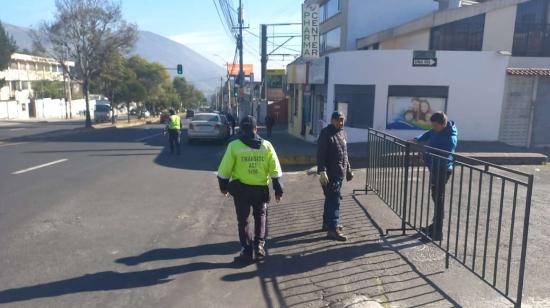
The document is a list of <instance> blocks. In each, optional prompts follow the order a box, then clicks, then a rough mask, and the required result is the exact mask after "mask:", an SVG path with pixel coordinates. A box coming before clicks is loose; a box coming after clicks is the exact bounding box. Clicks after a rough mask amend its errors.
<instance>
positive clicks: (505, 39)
mask: <svg viewBox="0 0 550 308" xmlns="http://www.w3.org/2000/svg"><path fill="white" fill-rule="evenodd" d="M516 11H517V6H515V5H513V6H509V7H505V8H502V9H499V10H496V11H491V12H488V13H487V14H486V15H485V30H484V32H483V50H497V51H498V50H507V51H512V46H513V44H514V29H515V23H516Z"/></svg>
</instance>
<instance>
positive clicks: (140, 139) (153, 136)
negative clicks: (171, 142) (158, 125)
mask: <svg viewBox="0 0 550 308" xmlns="http://www.w3.org/2000/svg"><path fill="white" fill-rule="evenodd" d="M162 134H163V133H158V134H154V135H150V136H146V137H143V138H139V139H136V140H135V141H136V142H141V141H145V140H147V139H151V138H155V137H157V136H160V135H162Z"/></svg>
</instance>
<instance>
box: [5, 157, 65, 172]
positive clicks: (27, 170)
mask: <svg viewBox="0 0 550 308" xmlns="http://www.w3.org/2000/svg"><path fill="white" fill-rule="evenodd" d="M65 161H68V159H67V158H63V159H60V160H56V161H52V162H49V163H45V164H42V165H38V166H34V167H30V168H27V169H23V170H19V171H15V172H13V173H12V174H13V175H15V174H21V173H26V172H29V171H33V170H36V169H40V168H44V167H48V166H51V165H55V164H59V163H62V162H65Z"/></svg>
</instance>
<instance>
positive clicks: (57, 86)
mask: <svg viewBox="0 0 550 308" xmlns="http://www.w3.org/2000/svg"><path fill="white" fill-rule="evenodd" d="M64 87H65V84H64V83H63V81H53V80H39V81H37V82H34V83H33V88H34V93H35V95H36V97H37V98H53V99H57V98H59V99H61V98H64V97H65V91H64Z"/></svg>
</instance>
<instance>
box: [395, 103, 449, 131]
mask: <svg viewBox="0 0 550 308" xmlns="http://www.w3.org/2000/svg"><path fill="white" fill-rule="evenodd" d="M446 105H447V99H446V98H442V97H403V96H390V97H389V98H388V113H387V120H386V129H417V130H425V129H430V117H431V116H432V114H433V113H434V112H436V111H443V112H446Z"/></svg>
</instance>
